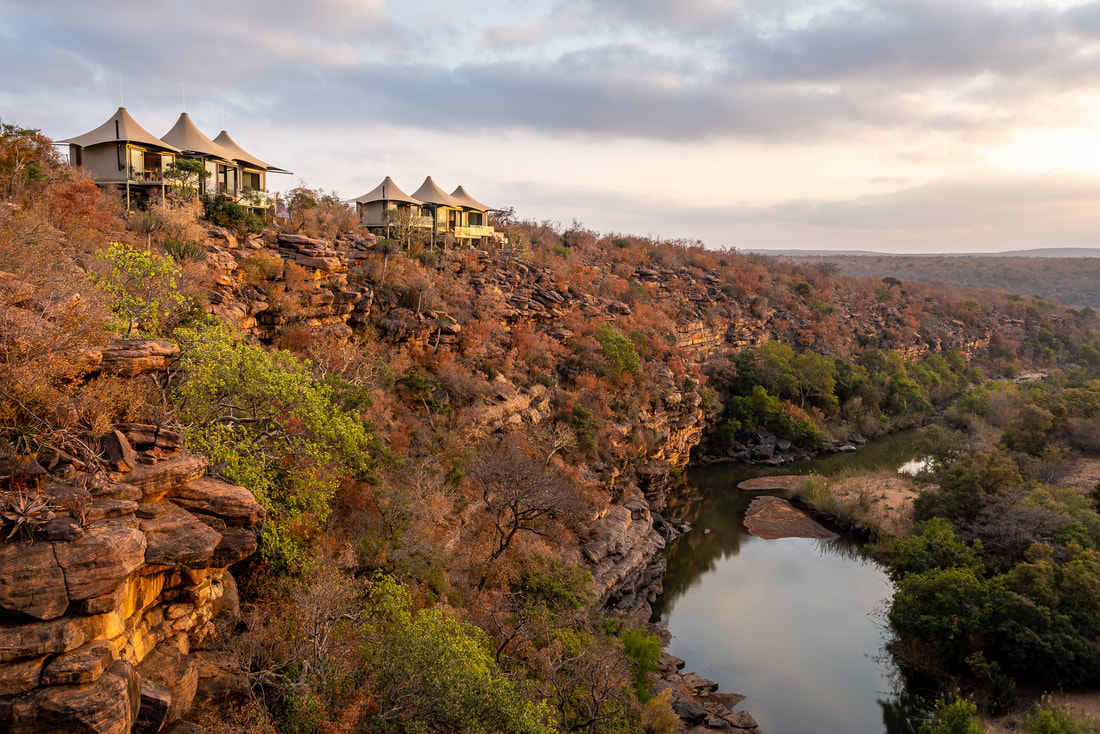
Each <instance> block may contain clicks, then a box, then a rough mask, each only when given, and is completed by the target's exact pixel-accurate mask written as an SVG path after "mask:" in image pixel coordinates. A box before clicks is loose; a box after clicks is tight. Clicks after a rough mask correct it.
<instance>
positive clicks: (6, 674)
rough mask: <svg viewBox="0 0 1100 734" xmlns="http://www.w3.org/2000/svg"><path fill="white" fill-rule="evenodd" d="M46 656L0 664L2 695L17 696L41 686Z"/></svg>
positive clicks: (0, 688)
mask: <svg viewBox="0 0 1100 734" xmlns="http://www.w3.org/2000/svg"><path fill="white" fill-rule="evenodd" d="M45 662H46V657H45V656H42V657H39V658H33V659H31V660H21V661H19V662H18V663H7V664H3V665H0V696H15V695H18V694H20V693H26V692H27V691H31V690H34V689H35V688H37V687H38V686H39V681H40V677H41V675H42V665H43V663H45Z"/></svg>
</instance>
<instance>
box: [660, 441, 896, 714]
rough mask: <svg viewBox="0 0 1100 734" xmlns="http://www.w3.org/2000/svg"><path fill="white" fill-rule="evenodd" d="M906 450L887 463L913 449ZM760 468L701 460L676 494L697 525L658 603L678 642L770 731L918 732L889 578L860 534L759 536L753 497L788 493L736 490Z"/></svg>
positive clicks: (672, 510)
mask: <svg viewBox="0 0 1100 734" xmlns="http://www.w3.org/2000/svg"><path fill="white" fill-rule="evenodd" d="M861 453H862V451H861ZM884 453H890V452H884ZM902 453H904V452H903V451H900V450H899V451H896V452H895V453H893V454H891V455H890V458H889V459H887V460H886V461H897V463H894V464H893V466H894V467H896V466H898V465H899V464H900V463H901V462H903V461H904V460H905V459H908V458H912V454H911V453H910V454H909V455H908V456H900V457H899V456H898V454H902ZM854 456H860V454H859V453H857V454H855V455H854ZM864 458H866V457H864ZM837 466H838V467H839V464H838V465H837ZM799 469H801V470H802V471H809V470H811V469H812V470H815V471H816V470H818V468H817V466H815V465H813V464H810V465H804V466H803V467H799ZM785 472H786V473H792V472H790V469H789V467H788V468H787V469H786V470H785ZM761 473H762V472H758V471H753V469H752V468H745V467H728V466H720V467H703V468H701V469H699V470H693V471H691V472H689V473H688V487H687V488H686V489H685V491H684V492H683V494H682V496H680V497H676V498H672V499H670V502H669V508H668V511H667V513H666V514H667V515H668V516H670V517H679V518H682V519H684V520H686V521H687V522H689V523H691V525H692V526H693V527H694V530H693V531H692V532H691V533H688V534H687V535H685V536H682V537H680V538H679V539H677V540H676V541H675V542H674V543H672V544H671V546H670V548H669V550H668V570H667V572H666V575H665V594H664V596H662V597H661V598H660V599H658V601H657V604H656V605H655V607H654V619H655V621H659V622H660V623H661V624H664V625H666V626H667V627H668V628H669V630H670V631H671V632H672V634H673V640H672V643H671V644H670V652H671V653H672V654H673V655H676V656H678V657H681V658H684V659H685V660H687V661H688V666H689V668H690V669H692V670H696V671H698V672H699V673H700V674H702V675H704V676H707V677H708V678H713V679H714V680H717V681H718V682H719V683H720V684H721V686H722V690H725V691H731V692H736V693H740V694H742V695H745V696H747V698H746V700H745V701H744V702H743V703H742V705H741V707H742V708H744V709H745V710H746V711H749V712H750V713H751V714H752V715H753V716H754V717H755V718H756V719H757V721H758V722H759V723H760V726H761V730H762V731H765V732H768V734H798V733H799V732H818V733H819V734H830V733H831V732H836V733H837V734H840V733H841V732H843V733H844V734H883V732H888V733H889V734H909V732H911V731H912V729H911V728H910V727H909V725H908V723H907V721H908V719H909V718H910V717H911V715H912V714H911V711H912V704H911V703H910V702H909V701H907V700H906V699H905V698H904V697H902V696H901V695H900V694H901V692H902V691H903V686H901V685H900V677H899V676H898V675H896V671H895V670H894V668H893V666H892V664H891V663H890V661H889V658H888V656H885V655H883V654H882V650H883V647H884V645H885V642H886V631H885V628H884V625H883V623H882V619H881V612H882V610H883V609H884V606H883V605H884V601H885V600H886V599H888V597H889V596H890V594H891V587H890V583H889V580H888V579H887V577H886V576H885V574H884V573H883V571H882V569H881V568H879V567H878V566H877V565H876V564H874V563H873V562H871V561H869V560H868V559H866V558H865V557H864V556H863V555H862V554H861V553H860V552H859V546H858V544H857V543H855V542H854V541H852V540H851V539H846V538H841V539H838V540H830V541H823V540H811V539H803V538H787V539H782V540H761V539H759V538H755V537H753V536H751V535H749V534H748V533H747V531H746V530H745V528H744V526H743V524H742V521H743V518H744V513H745V509H746V508H747V507H748V505H749V503H750V502H751V501H752V500H753V498H755V497H757V496H761V495H780V494H782V493H781V492H746V491H742V490H737V489H736V488H735V487H736V484H737V482H739V481H741V480H742V479H745V478H748V477H750V476H760V475H761ZM772 473H775V472H772ZM692 496H696V497H702V500H701V501H690V499H689V498H690V497H692ZM708 529H709V530H710V532H709V533H706V532H704V531H706V530H708Z"/></svg>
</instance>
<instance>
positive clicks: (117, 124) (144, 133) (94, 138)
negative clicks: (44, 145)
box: [57, 107, 180, 153]
mask: <svg viewBox="0 0 1100 734" xmlns="http://www.w3.org/2000/svg"><path fill="white" fill-rule="evenodd" d="M57 142H59V143H69V144H71V145H79V146H80V147H82V148H87V147H89V146H92V145H99V144H100V143H114V142H130V143H141V144H142V145H152V146H155V147H157V148H162V149H164V150H170V151H173V152H175V153H179V152H180V149H179V148H177V147H175V146H174V145H172V144H171V143H168V142H166V141H164V140H161V139H160V138H158V137H157V136H156V135H153V134H152V133H151V132H149V131H148V130H146V129H145V128H143V127H142V126H141V125H139V124H137V120H135V119H134V118H133V117H131V116H130V113H129V112H127V111H126V108H125V107H119V108H118V110H116V111H115V114H113V115H111V117H110V119H108V120H107V122H105V123H103V124H102V125H100V126H99V127H97V128H96V129H95V130H92V131H91V132H86V133H84V134H83V135H77V136H76V137H75V138H67V139H65V140H58V141H57Z"/></svg>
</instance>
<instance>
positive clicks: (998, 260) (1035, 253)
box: [753, 247, 1100, 310]
mask: <svg viewBox="0 0 1100 734" xmlns="http://www.w3.org/2000/svg"><path fill="white" fill-rule="evenodd" d="M753 254H757V255H767V256H770V257H775V258H778V259H781V260H790V261H793V262H798V263H802V264H805V265H808V266H811V267H817V268H828V269H829V270H830V271H831V272H835V273H837V274H840V275H851V276H854V277H858V278H886V277H892V278H897V279H898V280H900V281H902V282H903V283H904V282H905V281H907V280H916V281H922V282H926V283H938V284H943V285H952V286H962V287H967V288H985V289H989V290H997V291H1005V292H1008V293H1015V294H1018V295H1021V296H1029V297H1030V296H1034V295H1038V296H1042V297H1043V298H1046V299H1049V300H1054V301H1058V302H1060V303H1063V304H1065V305H1066V306H1072V307H1073V308H1084V307H1086V306H1087V307H1089V308H1092V309H1094V310H1100V248H1086V247H1061V248H1049V249H1036V250H1017V251H1014V252H1006V253H963V254H953V255H947V254H940V255H895V254H888V253H883V252H858V251H855V252H821V251H812V250H772V251H769V252H765V251H763V250H757V251H754V252H753Z"/></svg>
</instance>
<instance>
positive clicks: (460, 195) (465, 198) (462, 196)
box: [451, 186, 493, 212]
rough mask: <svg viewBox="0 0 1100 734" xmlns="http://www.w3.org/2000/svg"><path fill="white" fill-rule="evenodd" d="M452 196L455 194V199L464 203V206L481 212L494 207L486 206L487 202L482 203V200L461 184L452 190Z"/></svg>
mask: <svg viewBox="0 0 1100 734" xmlns="http://www.w3.org/2000/svg"><path fill="white" fill-rule="evenodd" d="M451 196H453V197H454V198H455V200H457V201H458V202H459V203H460V204H462V206H464V207H466V208H467V209H476V210H478V211H479V212H487V211H489V210H491V209H492V208H493V207H491V206H486V205H485V204H482V203H481V202H480V201H478V200H477V199H475V198H474V197H472V196H470V195H469V194H467V193H466V189H464V188H462V187H461V186H459V187H458V188H457V189H455V190H454V191H452V192H451Z"/></svg>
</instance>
